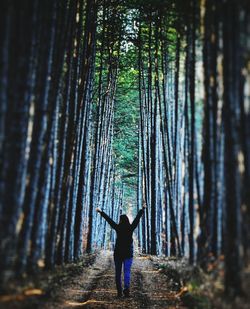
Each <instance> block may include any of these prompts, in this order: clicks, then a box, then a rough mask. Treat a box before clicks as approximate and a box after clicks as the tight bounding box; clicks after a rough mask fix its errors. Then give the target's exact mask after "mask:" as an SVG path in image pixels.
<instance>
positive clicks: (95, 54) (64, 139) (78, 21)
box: [0, 0, 122, 285]
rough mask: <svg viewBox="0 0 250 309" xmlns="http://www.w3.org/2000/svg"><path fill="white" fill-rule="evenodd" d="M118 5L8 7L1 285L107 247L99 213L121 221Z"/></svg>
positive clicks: (4, 9) (4, 19) (79, 2)
mask: <svg viewBox="0 0 250 309" xmlns="http://www.w3.org/2000/svg"><path fill="white" fill-rule="evenodd" d="M117 3H118V2H117V1H108V2H107V1H103V2H98V3H96V1H95V0H86V1H84V0H69V1H65V2H62V1H57V0H55V1H45V2H44V1H43V2H41V1H36V0H35V1H26V2H25V3H16V2H9V1H3V2H1V10H0V11H1V35H0V41H1V72H0V73H1V82H0V84H1V113H0V114H1V129H0V130H1V131H0V136H1V137H0V147H1V175H0V191H1V192H0V197H1V203H0V226H1V235H0V241H1V247H0V252H1V253H0V254H1V256H0V260H1V262H0V270H1V274H0V276H1V279H2V280H1V283H3V285H4V283H5V281H6V280H7V279H8V278H10V277H12V276H13V274H14V273H18V274H22V273H23V272H25V271H27V270H36V269H37V268H38V267H39V266H44V265H45V266H46V267H52V266H54V265H55V263H59V264H61V263H65V262H71V261H73V260H75V259H78V258H80V257H81V255H82V254H83V252H84V251H91V250H92V248H93V247H95V246H96V245H97V244H98V243H99V244H100V241H101V243H102V244H103V243H104V242H105V238H101V235H102V234H101V233H100V231H103V230H104V228H105V226H104V223H103V222H102V223H100V222H96V215H95V212H94V210H93V207H95V206H96V207H97V206H99V207H104V208H105V207H106V208H107V210H108V211H110V212H111V210H112V215H113V214H114V209H117V211H116V216H118V209H119V205H120V204H121V203H122V193H121V190H120V189H119V188H118V189H117V188H116V187H115V171H114V160H113V154H112V136H113V118H114V94H115V90H116V82H117V72H118V59H119V49H120V43H119V42H120V41H121V40H120V38H119V36H120V33H121V32H120V29H119V28H120V27H121V26H122V25H121V21H120V15H121V12H120V10H119V8H118V7H117ZM111 20H112V21H115V22H114V23H112V22H111ZM103 234H104V235H105V233H103Z"/></svg>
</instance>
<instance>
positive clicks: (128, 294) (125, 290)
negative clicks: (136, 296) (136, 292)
mask: <svg viewBox="0 0 250 309" xmlns="http://www.w3.org/2000/svg"><path fill="white" fill-rule="evenodd" d="M123 294H124V296H125V297H130V293H129V289H128V288H127V289H124V290H123Z"/></svg>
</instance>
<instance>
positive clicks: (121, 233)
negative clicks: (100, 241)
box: [101, 208, 144, 259]
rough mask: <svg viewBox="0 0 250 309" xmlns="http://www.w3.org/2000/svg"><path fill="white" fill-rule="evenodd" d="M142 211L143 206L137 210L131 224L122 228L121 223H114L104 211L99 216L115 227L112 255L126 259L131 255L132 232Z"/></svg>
mask: <svg viewBox="0 0 250 309" xmlns="http://www.w3.org/2000/svg"><path fill="white" fill-rule="evenodd" d="M143 213H144V208H143V209H141V210H139V212H138V214H137V216H136V218H135V219H134V221H133V223H132V224H129V226H127V227H126V228H124V227H123V226H122V225H121V224H117V223H115V222H114V221H113V220H112V219H111V218H110V217H109V216H108V215H107V214H106V213H105V212H103V211H102V212H101V216H102V217H103V218H104V219H105V220H106V221H107V222H108V223H109V224H110V226H111V227H112V228H113V229H115V231H116V234H117V238H116V243H115V250H114V257H115V258H120V259H127V258H131V257H133V237H132V235H133V232H134V230H135V228H136V227H137V225H138V224H139V221H140V218H141V217H142V215H143Z"/></svg>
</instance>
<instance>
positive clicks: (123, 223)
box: [119, 215, 130, 227]
mask: <svg viewBox="0 0 250 309" xmlns="http://www.w3.org/2000/svg"><path fill="white" fill-rule="evenodd" d="M119 225H120V226H122V227H127V226H130V222H129V219H128V217H127V216H126V215H120V222H119Z"/></svg>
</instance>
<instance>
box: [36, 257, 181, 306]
mask: <svg viewBox="0 0 250 309" xmlns="http://www.w3.org/2000/svg"><path fill="white" fill-rule="evenodd" d="M114 273H115V269H114V263H113V257H112V254H111V253H107V252H106V253H103V254H102V255H101V256H99V257H98V258H97V260H96V262H95V263H94V264H93V265H92V266H91V267H90V268H89V269H87V270H86V272H84V273H83V274H81V275H80V276H79V277H78V278H75V280H74V282H72V283H71V284H70V285H69V286H65V287H64V288H62V289H61V291H60V292H59V294H58V297H57V301H56V302H55V301H52V302H50V301H48V302H47V303H45V304H44V303H43V304H42V306H41V308H46V309H52V308H60V309H61V308H77V307H78V308H159V309H160V308H161V309H164V308H169V309H170V308H185V307H184V306H183V305H182V304H181V301H180V299H179V298H178V297H177V296H176V295H177V292H176V291H171V287H170V285H169V284H168V280H167V278H166V276H164V275H163V274H162V273H161V272H159V271H158V270H157V269H156V268H155V267H154V265H153V263H152V261H151V260H150V259H149V257H135V258H134V262H133V266H132V277H131V297H130V298H117V297H116V294H117V293H116V288H115V281H114Z"/></svg>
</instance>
